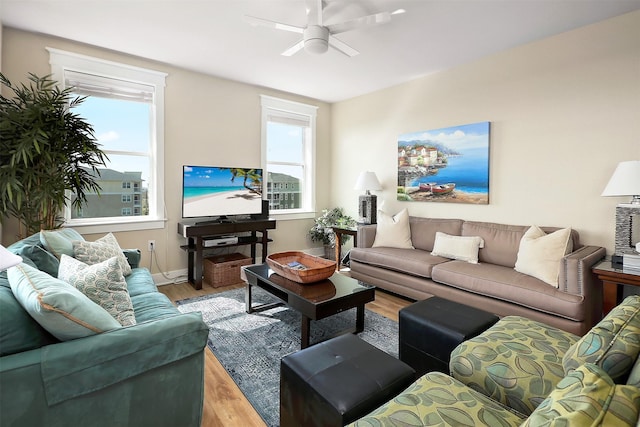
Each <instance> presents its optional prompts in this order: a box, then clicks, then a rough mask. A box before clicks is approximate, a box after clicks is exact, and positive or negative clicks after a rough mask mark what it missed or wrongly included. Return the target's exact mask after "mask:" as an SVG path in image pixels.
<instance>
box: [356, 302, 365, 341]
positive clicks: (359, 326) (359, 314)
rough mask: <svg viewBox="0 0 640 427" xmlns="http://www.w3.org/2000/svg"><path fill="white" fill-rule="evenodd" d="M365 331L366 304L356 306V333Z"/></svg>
mask: <svg viewBox="0 0 640 427" xmlns="http://www.w3.org/2000/svg"><path fill="white" fill-rule="evenodd" d="M362 331H364V304H360V305H359V306H358V308H356V334H357V333H360V332H362Z"/></svg>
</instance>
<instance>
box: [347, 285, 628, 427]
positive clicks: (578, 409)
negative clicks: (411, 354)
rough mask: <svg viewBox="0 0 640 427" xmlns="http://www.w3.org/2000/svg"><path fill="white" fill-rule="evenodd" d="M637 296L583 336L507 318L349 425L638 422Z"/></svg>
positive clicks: (503, 426) (497, 426) (502, 425)
mask: <svg viewBox="0 0 640 427" xmlns="http://www.w3.org/2000/svg"><path fill="white" fill-rule="evenodd" d="M639 353H640V296H631V297H628V298H626V299H625V300H624V301H623V302H622V303H621V304H620V305H619V306H617V307H616V308H614V310H612V311H611V312H610V313H609V314H608V315H607V316H606V317H605V318H604V319H602V320H601V321H600V322H599V323H598V324H597V325H596V326H594V327H593V328H592V329H591V330H590V331H589V332H588V333H587V334H585V335H584V336H583V337H579V336H577V335H573V334H571V333H569V332H566V331H563V330H560V329H557V328H555V327H552V326H548V325H545V324H543V323H540V322H537V321H535V320H531V319H527V318H524V317H519V316H507V317H504V318H502V319H500V320H499V321H498V322H497V323H496V324H495V325H494V326H492V327H491V328H489V329H488V330H487V331H485V332H484V333H482V334H480V335H478V336H477V337H475V338H472V339H470V340H467V341H465V342H463V343H462V344H460V345H459V346H458V347H456V349H454V351H453V352H452V353H451V360H450V363H449V368H450V371H451V375H446V374H443V373H440V372H430V373H427V374H426V375H424V376H422V377H420V378H419V379H418V380H417V381H415V382H414V383H413V384H412V385H411V386H410V387H409V388H408V389H406V390H404V391H403V392H402V393H400V394H399V395H398V396H397V397H395V398H394V399H393V400H391V401H389V402H387V403H386V404H384V405H383V406H381V407H379V408H378V409H376V410H374V411H373V412H371V413H370V414H368V415H366V416H365V417H363V418H361V419H359V420H358V421H356V422H355V423H353V424H352V425H351V427H374V426H376V427H378V426H379V427H382V426H399V425H403V426H404V425H406V426H439V427H444V426H488V427H509V426H511V427H516V426H523V427H524V426H532V427H533V426H535V427H540V426H564V427H568V426H606V427H610V426H629V427H634V426H640V418H639V413H640V359H639V357H638V356H639Z"/></svg>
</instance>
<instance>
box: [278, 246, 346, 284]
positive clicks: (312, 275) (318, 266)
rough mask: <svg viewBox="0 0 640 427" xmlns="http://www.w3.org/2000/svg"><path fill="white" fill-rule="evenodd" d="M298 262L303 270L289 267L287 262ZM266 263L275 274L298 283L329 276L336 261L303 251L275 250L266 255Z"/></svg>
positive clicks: (333, 269) (311, 281) (334, 267)
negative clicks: (275, 251)
mask: <svg viewBox="0 0 640 427" xmlns="http://www.w3.org/2000/svg"><path fill="white" fill-rule="evenodd" d="M296 262H297V263H300V264H302V265H303V266H304V267H306V268H305V269H304V270H297V269H294V268H291V267H290V266H289V264H291V263H296ZM267 264H269V267H271V269H272V270H273V271H275V272H276V273H277V274H279V275H281V276H284V277H286V278H287V279H289V280H293V281H294V282H298V283H314V282H319V281H320V280H325V279H327V278H329V277H330V276H331V275H332V274H333V273H334V272H335V271H336V262H335V261H331V260H328V259H324V258H319V257H316V256H313V255H309V254H306V253H304V252H298V251H291V252H277V253H275V254H271V255H269V256H267Z"/></svg>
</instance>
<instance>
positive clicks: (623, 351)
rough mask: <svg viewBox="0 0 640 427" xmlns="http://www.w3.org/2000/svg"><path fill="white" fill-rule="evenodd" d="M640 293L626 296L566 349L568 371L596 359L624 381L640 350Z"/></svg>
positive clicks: (606, 369)
mask: <svg viewBox="0 0 640 427" xmlns="http://www.w3.org/2000/svg"><path fill="white" fill-rule="evenodd" d="M638 337H640V296H639V295H632V296H629V297H627V298H625V300H624V301H622V303H620V305H618V306H617V307H615V308H614V309H613V310H611V311H610V312H609V314H607V315H606V316H605V318H604V319H602V320H601V321H600V322H598V324H597V325H596V326H594V327H593V328H592V329H591V330H590V331H589V332H587V334H586V335H585V336H583V337H582V338H581V339H580V341H578V342H577V343H575V344H574V345H573V346H571V348H569V350H568V351H567V352H566V353H565V355H564V357H563V359H562V365H563V367H564V371H565V373H569V372H571V371H572V370H573V369H576V368H577V367H578V366H580V365H584V364H585V363H593V364H594V365H598V366H599V367H601V368H602V369H603V370H604V371H605V372H606V373H607V374H608V375H609V376H610V377H611V378H612V379H613V380H614V381H615V382H624V381H625V380H626V378H627V376H628V375H629V372H630V371H631V368H632V367H633V364H634V363H635V362H636V359H637V358H638V355H639V354H640V339H639V338H638Z"/></svg>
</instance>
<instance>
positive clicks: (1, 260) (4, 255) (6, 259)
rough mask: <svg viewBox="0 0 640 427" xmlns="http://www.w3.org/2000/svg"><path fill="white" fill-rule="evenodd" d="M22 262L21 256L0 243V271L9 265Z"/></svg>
mask: <svg viewBox="0 0 640 427" xmlns="http://www.w3.org/2000/svg"><path fill="white" fill-rule="evenodd" d="M21 262H22V258H20V257H19V256H18V255H16V254H14V253H11V252H9V251H8V250H6V249H5V247H4V246H2V245H0V271H4V270H6V269H7V268H9V267H13V266H14V265H18V264H20V263H21Z"/></svg>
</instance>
